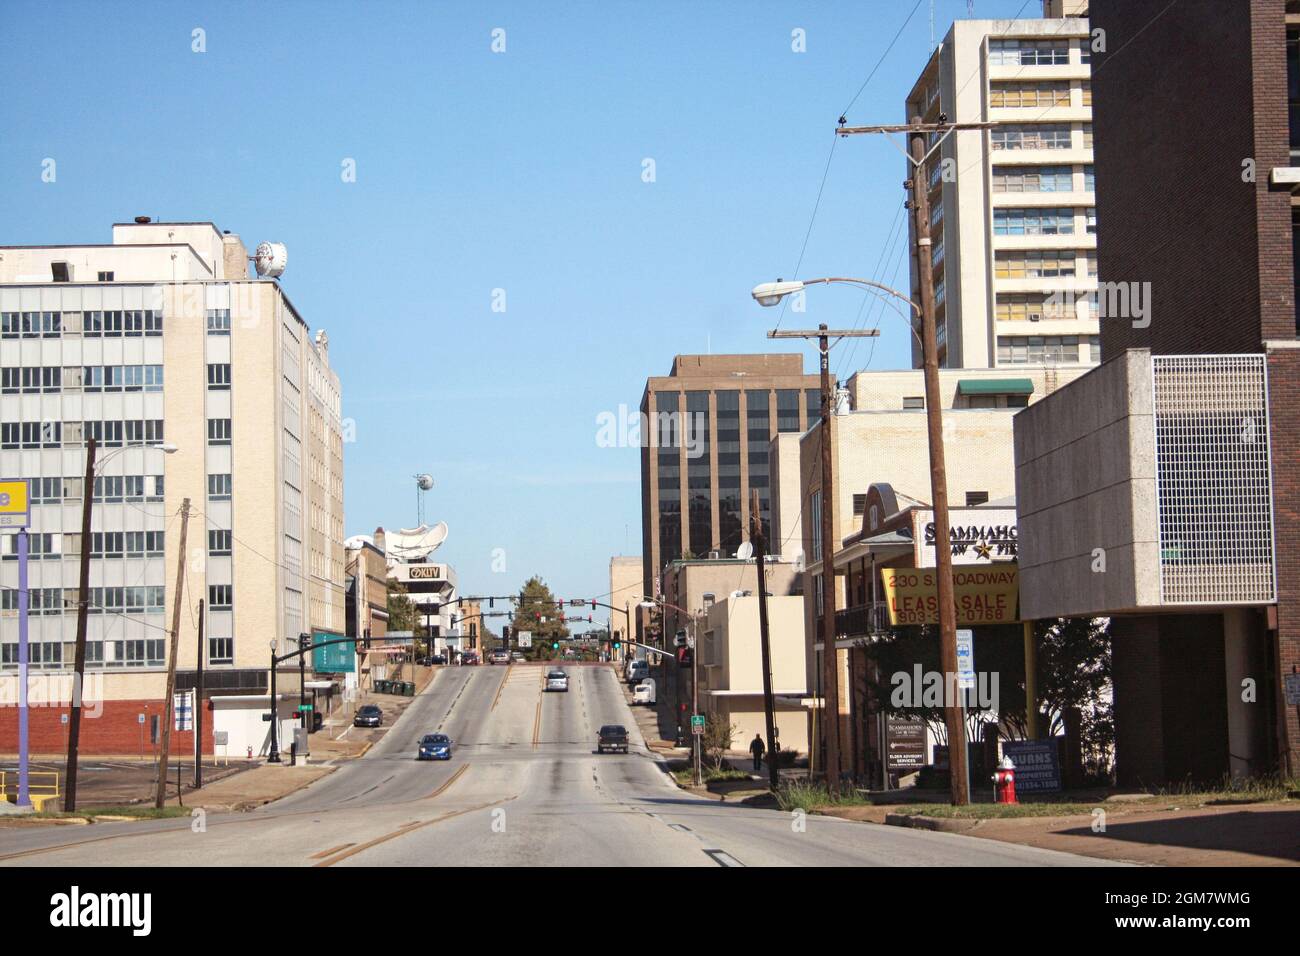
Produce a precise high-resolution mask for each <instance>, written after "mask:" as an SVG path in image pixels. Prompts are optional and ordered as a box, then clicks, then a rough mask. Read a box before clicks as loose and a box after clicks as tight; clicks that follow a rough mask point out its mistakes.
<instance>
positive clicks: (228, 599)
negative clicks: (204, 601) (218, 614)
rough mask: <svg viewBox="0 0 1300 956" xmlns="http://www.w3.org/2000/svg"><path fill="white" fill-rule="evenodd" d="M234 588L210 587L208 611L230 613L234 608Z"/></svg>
mask: <svg viewBox="0 0 1300 956" xmlns="http://www.w3.org/2000/svg"><path fill="white" fill-rule="evenodd" d="M232 591H233V588H232V587H231V585H229V584H209V585H208V610H211V611H228V610H230V609H231V607H233V606H234V595H233V593H232Z"/></svg>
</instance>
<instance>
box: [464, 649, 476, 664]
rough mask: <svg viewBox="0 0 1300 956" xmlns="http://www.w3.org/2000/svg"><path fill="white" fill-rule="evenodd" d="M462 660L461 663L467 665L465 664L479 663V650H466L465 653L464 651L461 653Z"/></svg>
mask: <svg viewBox="0 0 1300 956" xmlns="http://www.w3.org/2000/svg"><path fill="white" fill-rule="evenodd" d="M460 662H461V664H463V665H465V666H469V665H472V664H477V663H478V662H479V660H478V652H477V651H466V652H465V653H463V654H461V655H460Z"/></svg>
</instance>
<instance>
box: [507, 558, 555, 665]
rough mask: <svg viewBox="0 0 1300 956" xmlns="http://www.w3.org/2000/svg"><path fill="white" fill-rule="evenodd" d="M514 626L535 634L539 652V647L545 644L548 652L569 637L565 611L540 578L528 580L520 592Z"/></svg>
mask: <svg viewBox="0 0 1300 956" xmlns="http://www.w3.org/2000/svg"><path fill="white" fill-rule="evenodd" d="M514 627H515V629H516V630H517V631H532V632H533V647H534V648H536V649H537V650H538V651H541V650H542V648H540V647H538V645H539V644H545V649H546V650H549V649H550V645H551V643H552V642H553V641H562V640H564V639H566V638H567V637H568V636H569V628H568V625H566V624H565V623H564V612H563V611H562V610H560V609H559V608H557V607H556V606H555V595H553V594H552V593H551V589H550V588H549V587H547V586H546V582H545V581H543V580H542V579H541V578H540V577H538V576H537V575H533V576H532V577H531V578H529V579H528V580H527V581H525V582H524V586H523V587H522V588H520V589H519V600H518V603H517V604H516V605H515V620H514ZM538 656H541V654H540V653H539V654H538Z"/></svg>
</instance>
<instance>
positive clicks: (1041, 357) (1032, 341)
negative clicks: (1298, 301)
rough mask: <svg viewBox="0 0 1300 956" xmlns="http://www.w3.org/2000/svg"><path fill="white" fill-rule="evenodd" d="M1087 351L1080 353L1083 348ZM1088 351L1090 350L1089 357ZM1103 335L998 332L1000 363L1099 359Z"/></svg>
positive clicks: (1030, 363)
mask: <svg viewBox="0 0 1300 956" xmlns="http://www.w3.org/2000/svg"><path fill="white" fill-rule="evenodd" d="M1081 347H1082V348H1083V349H1084V350H1085V351H1083V352H1080V348H1081ZM1088 352H1091V356H1089V354H1088ZM1100 360H1101V338H1100V336H1096V335H1090V336H1080V335H999V336H998V364H999V365H1041V364H1043V363H1044V362H1080V361H1084V362H1098V361H1100Z"/></svg>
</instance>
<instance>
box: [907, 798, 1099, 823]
mask: <svg viewBox="0 0 1300 956" xmlns="http://www.w3.org/2000/svg"><path fill="white" fill-rule="evenodd" d="M1097 807H1098V804H1095V803H1064V802H1062V803H970V804H967V805H966V806H964V807H954V806H953V805H952V804H949V803H908V804H904V805H902V806H897V807H890V808H889V812H890V813H896V814H898V815H900V816H907V817H942V818H944V819H952V820H1001V819H1011V818H1015V817H1067V816H1078V815H1082V816H1087V815H1089V814H1091V813H1092V811H1093V810H1095V809H1096V808H1097Z"/></svg>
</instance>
